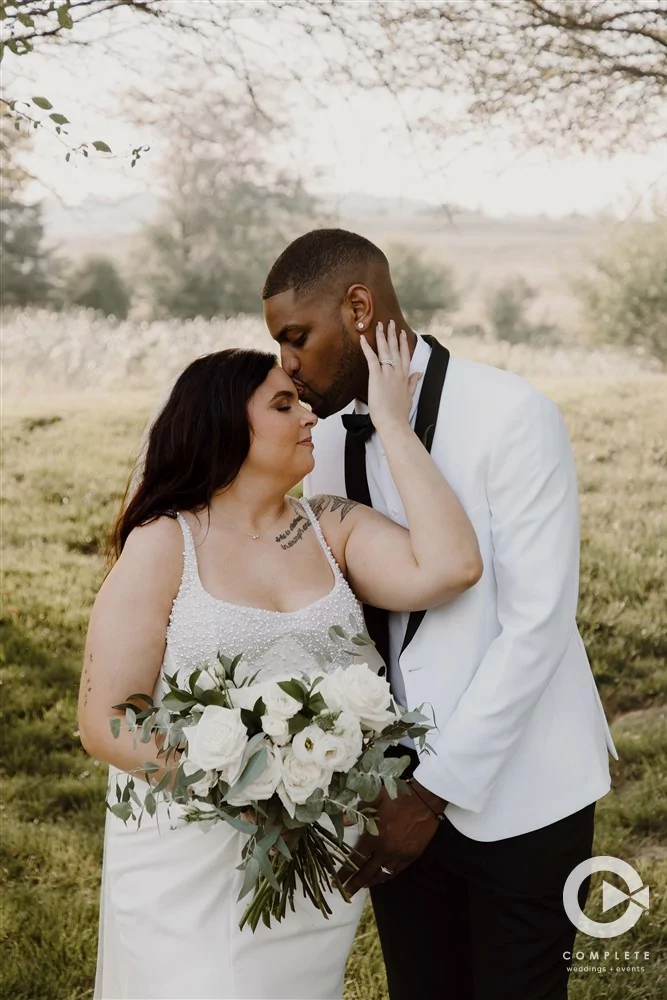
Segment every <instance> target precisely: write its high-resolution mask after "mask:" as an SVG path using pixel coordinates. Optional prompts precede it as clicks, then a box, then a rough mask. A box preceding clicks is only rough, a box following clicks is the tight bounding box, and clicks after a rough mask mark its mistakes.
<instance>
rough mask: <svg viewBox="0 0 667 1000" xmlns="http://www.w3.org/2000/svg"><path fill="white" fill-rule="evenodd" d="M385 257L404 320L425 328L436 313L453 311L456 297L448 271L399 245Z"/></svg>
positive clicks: (445, 267) (425, 257)
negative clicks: (403, 313)
mask: <svg viewBox="0 0 667 1000" xmlns="http://www.w3.org/2000/svg"><path fill="white" fill-rule="evenodd" d="M387 257H388V259H389V265H390V267H391V276H392V280H393V283H394V288H395V289H396V294H397V295H398V300H399V302H400V303H401V307H402V309H403V310H404V312H405V316H406V319H408V320H409V321H410V322H411V323H414V324H415V326H427V325H428V323H430V321H431V320H432V319H433V317H434V316H435V315H436V314H437V313H440V314H446V313H449V312H453V310H455V309H457V308H458V304H459V297H458V292H457V290H456V283H455V281H454V275H453V272H452V270H451V268H449V267H447V266H446V265H444V264H441V263H437V262H436V261H433V260H430V259H429V257H428V256H427V255H426V254H425V253H424V252H423V251H422V250H417V249H415V248H413V247H409V246H406V245H404V244H401V243H398V244H394V245H393V246H390V247H389V249H388V250H387Z"/></svg>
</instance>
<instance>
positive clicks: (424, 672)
mask: <svg viewBox="0 0 667 1000" xmlns="http://www.w3.org/2000/svg"><path fill="white" fill-rule="evenodd" d="M263 299H264V307H265V317H266V322H267V325H268V327H269V330H270V332H271V334H272V336H273V338H274V339H275V340H276V341H277V342H278V344H279V345H280V351H281V356H282V364H283V367H284V369H285V371H286V372H287V373H288V374H289V375H290V376H291V377H292V379H293V380H294V383H295V385H296V387H297V390H298V392H299V396H300V398H301V399H302V400H303V401H304V402H306V403H308V404H310V406H311V407H312V408H313V410H314V411H315V413H317V415H318V416H319V417H322V418H328V419H324V420H322V421H321V422H320V423H319V425H318V426H317V427H316V428H315V429H314V432H313V439H314V442H315V459H316V463H315V471H314V472H313V473H312V475H311V476H310V477H309V480H308V482H307V483H306V492H307V493H309V494H311V495H312V494H317V493H328V494H334V495H340V496H347V497H349V498H351V499H355V500H359V501H362V502H365V503H368V504H371V505H372V506H373V507H375V508H376V509H377V510H380V511H382V512H383V513H385V514H387V515H388V516H389V517H391V518H393V519H394V520H395V521H398V522H399V523H403V524H405V523H406V522H405V519H404V513H403V510H402V507H401V502H400V499H399V497H398V494H397V491H396V488H395V486H394V484H393V482H392V479H391V476H390V474H389V470H388V467H387V463H386V461H385V458H384V453H383V451H382V445H381V443H380V440H379V436H378V435H376V434H374V433H373V426H372V423H371V421H370V417H369V416H368V407H367V406H366V404H365V400H366V398H367V384H368V369H367V364H366V361H365V359H364V356H363V354H362V351H361V349H360V346H359V338H360V336H361V335H362V334H364V335H365V336H366V337H367V338H368V340H369V342H370V343H371V344H372V345H373V346H374V347H375V329H376V324H377V323H378V322H382V323H383V324H384V327H385V329H386V328H387V326H388V323H389V321H390V320H392V319H393V320H394V321H395V322H396V325H397V329H399V330H400V329H404V330H406V331H407V332H408V338H409V343H410V350H411V356H412V366H411V371H415V372H417V371H418V372H422V373H423V378H422V379H421V380H420V382H419V385H418V389H417V392H416V394H415V398H414V401H413V407H412V413H411V422H412V424H413V426H414V428H415V432H416V433H417V434H418V435H419V437H420V438H421V440H422V441H423V443H424V445H425V447H426V448H428V449H429V450H430V451H431V454H432V455H433V457H434V459H435V461H436V462H437V464H438V465H439V466H440V468H441V469H442V471H443V473H444V475H445V476H446V477H447V479H448V481H449V482H450V484H451V485H452V487H453V488H454V489H455V490H456V492H457V494H458V496H459V498H460V500H461V501H462V503H463V505H464V507H465V509H466V511H467V513H468V516H469V517H470V519H471V521H472V523H473V526H474V528H475V531H476V532H477V536H478V539H479V545H480V550H481V553H482V559H483V561H484V567H485V568H484V574H483V576H482V578H481V580H480V581H479V583H478V584H477V585H476V586H475V587H473V588H472V590H469V591H468V592H467V593H465V594H464V595H462V596H461V597H459V598H457V599H456V600H454V601H452V602H450V603H449V604H447V605H444V606H442V607H439V608H434V609H432V610H430V611H428V612H426V613H424V612H421V613H417V614H415V613H412V614H410V615H408V614H397V613H392V614H386V613H384V612H381V611H378V610H377V609H369V608H367V609H366V613H367V622H368V627H369V631H370V633H371V635H372V637H373V638H374V639H375V641H376V644H377V646H378V648H379V649H380V651H381V652H382V653H383V654H384V656H385V660H386V662H387V664H388V669H389V676H390V680H391V684H392V689H393V692H394V695H395V697H396V699H397V701H399V702H401V703H403V704H407V705H409V706H411V707H418V706H420V705H422V704H429V705H431V706H432V707H433V710H434V713H435V719H436V723H437V726H438V732H437V733H436V734H435V737H434V738H433V739H432V740H431V743H432V744H433V746H434V750H435V752H434V753H433V754H431V755H427V754H424V755H422V757H421V760H419V758H418V757H417V754H416V753H415V751H414V750H413V749H409V750H408V751H407V752H409V753H411V755H412V758H413V768H414V778H413V781H412V783H411V784H410V792H409V794H407V795H400V796H399V797H398V799H396V800H393V801H392V800H391V799H389V797H388V796H386V795H383V796H382V797H381V799H380V800H379V803H378V808H379V826H380V835H379V836H378V837H370V836H366V837H364V838H363V840H362V843H361V845H360V849H361V851H362V852H363V855H364V858H365V863H363V865H362V867H361V870H360V871H359V872H358V873H357V874H356V875H355V876H353V877H352V878H351V879H350V881H349V883H348V885H349V887H350V888H351V889H352V890H353V891H356V890H358V889H359V888H361V887H362V886H364V885H366V886H370V887H371V891H372V899H373V906H374V909H375V915H376V920H377V925H378V930H379V933H380V938H381V942H382V948H383V952H384V958H385V964H386V967H387V975H388V980H389V991H390V996H391V998H392V1000H445V998H451V1000H510V998H511V1000H564V998H566V997H567V968H566V962H565V960H564V957H563V952H566V951H569V950H570V949H571V948H572V944H573V941H574V935H575V929H574V927H573V926H572V925H571V924H570V923H569V921H568V918H567V916H566V914H565V912H564V909H563V904H562V892H563V886H564V883H565V880H566V878H567V876H568V875H569V874H570V872H571V871H572V869H573V868H574V867H575V866H576V865H577V864H579V862H580V861H582V860H584V859H586V858H589V857H590V856H591V853H592V843H593V824H594V810H595V802H596V800H597V799H599V798H601V797H602V796H603V795H605V794H606V792H607V791H608V790H609V786H610V779H609V765H608V751H609V752H611V753H612V754H613V755H614V756H616V751H615V749H614V745H613V741H612V739H611V735H610V732H609V728H608V726H607V723H606V720H605V716H604V712H603V709H602V706H601V703H600V699H599V695H598V692H597V689H596V686H595V682H594V679H593V676H592V674H591V671H590V667H589V665H588V660H587V658H586V653H585V650H584V647H583V643H582V641H581V638H580V636H579V633H578V631H577V626H576V621H575V613H576V608H577V590H578V570H579V522H578V504H577V484H576V474H575V467H574V460H573V456H572V451H571V448H570V444H569V441H568V437H567V432H566V430H565V427H564V425H563V421H562V420H561V417H560V414H559V412H558V410H557V409H556V407H555V406H554V405H553V403H551V402H550V401H549V400H548V399H546V398H545V397H544V396H542V395H541V394H540V393H539V392H537V391H536V390H535V389H533V388H532V387H531V386H530V385H529V384H528V383H526V382H524V381H523V380H522V379H520V378H518V377H516V376H515V375H511V374H510V373H508V372H505V371H499V370H497V369H495V368H491V367H488V366H486V365H480V364H476V363H474V362H470V361H464V360H462V359H460V358H457V357H452V356H450V354H449V351H448V350H447V349H446V348H445V347H443V346H442V345H441V344H440V343H439V342H438V341H437V340H435V339H434V338H431V337H423V336H419V335H418V334H416V333H415V332H414V331H412V330H411V329H410V327H409V325H408V323H407V322H406V320H405V318H404V317H403V315H402V313H401V307H400V304H399V302H398V299H397V297H396V293H395V291H394V288H393V286H392V282H391V276H390V273H389V266H388V264H387V260H386V258H385V256H384V254H383V253H382V252H381V251H380V250H379V249H378V248H377V247H376V246H374V245H373V244H372V243H370V242H369V241H368V240H366V239H364V238H363V237H361V236H357V235H356V234H354V233H349V232H346V231H344V230H341V229H321V230H315V231H313V232H310V233H306V234H305V235H304V236H301V237H300V238H299V239H297V240H295V241H294V242H293V243H291V244H290V246H288V247H287V249H286V250H285V251H284V252H283V253H282V254H281V256H280V257H279V258H278V260H277V261H276V262H275V264H274V265H273V267H272V268H271V271H270V272H269V275H268V277H267V279H266V284H265V287H264V292H263ZM442 558H443V559H447V553H446V552H443V553H442ZM403 749H405V748H403ZM584 896H585V892H583V893H582V902H583V897H584Z"/></svg>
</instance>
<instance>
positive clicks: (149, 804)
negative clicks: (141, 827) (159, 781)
mask: <svg viewBox="0 0 667 1000" xmlns="http://www.w3.org/2000/svg"><path fill="white" fill-rule="evenodd" d="M144 805H145V806H146V812H147V813H148V815H149V816H155V808H156V805H155V796H154V795H153V793H152V792H146V798H145V799H144Z"/></svg>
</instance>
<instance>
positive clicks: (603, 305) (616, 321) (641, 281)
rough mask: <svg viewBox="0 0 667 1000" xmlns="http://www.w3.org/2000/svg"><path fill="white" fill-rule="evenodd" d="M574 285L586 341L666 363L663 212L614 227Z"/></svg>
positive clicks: (666, 232)
mask: <svg viewBox="0 0 667 1000" xmlns="http://www.w3.org/2000/svg"><path fill="white" fill-rule="evenodd" d="M574 288H575V291H576V292H577V293H578V294H579V297H580V299H581V302H582V304H583V307H584V315H585V319H586V324H587V328H588V333H589V335H590V338H591V340H593V341H597V342H602V343H607V344H614V345H616V346H622V347H635V348H642V349H644V350H645V351H647V352H648V353H649V354H652V355H654V356H655V357H656V358H658V359H659V360H660V361H662V362H667V214H665V213H664V212H663V213H662V214H659V215H658V217H657V218H656V219H654V220H653V221H651V222H648V221H646V222H636V223H634V224H632V225H626V226H623V227H621V228H620V229H618V230H617V231H616V233H615V234H614V235H613V236H612V238H611V246H610V249H609V250H608V251H606V252H605V253H601V254H598V255H596V256H594V257H593V258H592V260H591V266H590V270H589V273H588V274H587V275H585V276H584V277H582V278H581V279H579V280H578V281H576V282H575V283H574Z"/></svg>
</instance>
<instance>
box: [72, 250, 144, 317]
mask: <svg viewBox="0 0 667 1000" xmlns="http://www.w3.org/2000/svg"><path fill="white" fill-rule="evenodd" d="M64 294H65V299H66V301H67V304H68V305H73V306H83V307H84V308H86V309H95V310H97V312H100V313H103V314H104V315H105V316H115V317H116V318H117V319H125V318H126V317H127V314H128V312H129V309H130V304H131V301H132V299H131V295H130V291H129V289H128V287H127V284H126V282H125V281H124V279H123V277H122V276H121V274H120V272H119V270H118V268H117V267H116V265H115V264H114V262H113V261H112V260H111V259H110V258H109V257H105V256H103V255H102V254H96V255H91V256H89V257H86V259H85V260H84V261H82V263H81V264H80V265H79V266H78V267H77V268H76V269H75V270H74V271H73V272H72V274H71V275H70V276H69V278H68V280H67V283H66V286H65V293H64Z"/></svg>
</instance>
